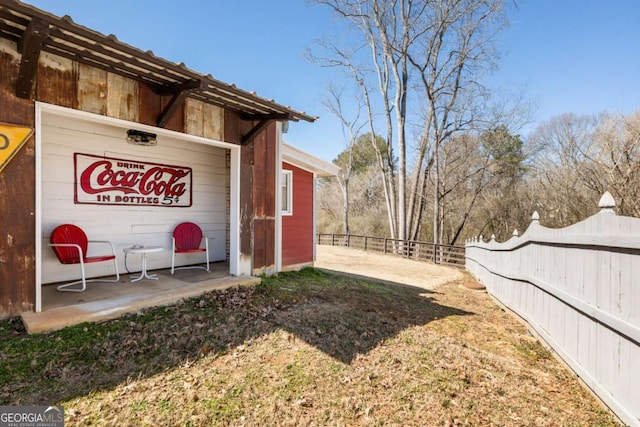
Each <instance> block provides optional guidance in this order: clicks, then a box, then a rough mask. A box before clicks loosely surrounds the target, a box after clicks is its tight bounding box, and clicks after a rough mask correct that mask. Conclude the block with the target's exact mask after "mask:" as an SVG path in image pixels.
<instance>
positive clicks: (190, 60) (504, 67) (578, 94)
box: [25, 0, 640, 161]
mask: <svg viewBox="0 0 640 427" xmlns="http://www.w3.org/2000/svg"><path fill="white" fill-rule="evenodd" d="M25 2H26V3H29V4H32V5H34V6H36V7H38V8H41V9H44V10H46V11H48V12H50V13H53V14H55V15H58V16H63V15H69V16H71V18H72V19H73V20H74V21H75V22H76V23H78V24H80V25H84V26H86V27H89V28H91V29H93V30H96V31H99V32H101V33H104V34H115V35H116V36H117V37H118V39H119V40H121V41H123V42H125V43H127V44H130V45H132V46H135V47H137V48H139V49H143V50H152V51H153V52H154V53H155V54H156V55H158V56H160V57H162V58H165V59H168V60H170V61H174V62H184V63H185V64H186V66H187V67H189V68H191V69H193V70H195V71H198V72H201V73H204V74H211V75H212V76H213V77H215V78H217V79H219V80H222V81H224V82H227V83H235V84H236V85H237V86H238V87H240V88H242V89H245V90H249V91H256V92H257V93H258V94H259V95H260V96H263V97H265V98H270V99H274V100H275V101H276V102H278V103H281V104H284V105H289V106H291V107H292V108H294V109H297V110H301V111H305V112H307V113H309V114H311V115H315V116H320V119H319V120H318V121H316V122H315V123H313V124H308V123H304V122H300V123H291V125H290V128H289V132H288V134H286V135H285V140H286V141H287V142H289V143H291V144H293V145H296V146H298V147H300V148H302V149H303V150H306V151H308V152H310V153H312V154H314V155H316V156H318V157H320V158H323V159H325V160H328V161H330V160H332V159H333V158H335V157H336V156H337V155H338V153H339V152H340V151H342V150H343V149H344V148H345V145H344V142H343V140H342V133H341V131H340V127H339V125H338V123H337V120H336V119H334V118H333V117H332V116H331V114H330V113H329V112H327V111H326V109H325V108H324V107H323V105H322V103H323V101H324V100H325V99H326V95H325V88H326V85H327V82H328V80H329V79H330V77H331V75H332V74H333V73H332V71H331V70H328V69H323V68H320V67H317V66H315V65H313V64H311V63H310V62H309V61H308V60H307V59H305V57H304V51H305V49H307V48H310V47H313V43H314V40H316V39H318V38H320V37H322V36H323V35H327V34H329V33H332V32H339V31H341V26H340V24H339V23H338V22H337V21H336V20H335V19H334V18H333V17H332V15H331V13H330V11H329V10H328V9H327V8H325V7H320V6H317V5H313V4H311V3H309V2H306V1H304V0H266V1H265V0H235V1H229V0H181V1H176V0H172V1H167V0H26V1H25ZM510 21H511V26H510V27H509V28H508V29H507V30H506V31H505V32H504V33H503V35H502V38H501V40H502V42H501V44H500V51H501V52H502V60H501V62H500V68H499V70H498V71H497V72H496V73H495V75H493V76H492V77H491V79H490V81H489V82H490V84H491V85H492V86H495V87H500V88H506V89H507V90H510V91H513V92H521V91H524V92H525V94H526V96H527V97H528V98H529V99H531V100H532V101H533V102H534V103H535V105H536V107H537V108H536V112H535V115H534V117H533V119H534V120H533V122H532V123H531V124H530V125H528V126H527V127H525V128H523V129H522V130H521V133H522V134H523V135H524V136H526V134H527V133H528V132H529V131H530V130H531V129H533V128H534V127H535V125H536V124H537V123H540V122H543V121H545V120H548V119H549V118H551V117H553V116H555V115H559V114H562V113H565V112H573V113H577V114H592V113H599V112H603V111H608V112H621V113H630V112H632V111H636V110H640V0H525V1H524V2H522V3H520V4H519V6H518V8H517V9H514V10H513V12H512V13H511V14H510Z"/></svg>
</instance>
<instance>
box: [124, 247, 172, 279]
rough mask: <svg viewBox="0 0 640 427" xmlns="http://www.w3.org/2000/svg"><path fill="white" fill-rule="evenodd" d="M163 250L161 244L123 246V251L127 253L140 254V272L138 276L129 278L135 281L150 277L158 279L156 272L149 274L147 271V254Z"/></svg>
mask: <svg viewBox="0 0 640 427" xmlns="http://www.w3.org/2000/svg"><path fill="white" fill-rule="evenodd" d="M163 250H164V248H163V247H161V246H141V247H137V246H132V247H130V248H124V249H123V251H124V252H125V253H127V254H142V271H141V272H140V277H136V278H133V279H131V282H132V283H133V282H137V281H138V280H142V279H152V280H158V275H157V274H151V275H150V274H149V273H147V254H150V253H152V252H162V251H163Z"/></svg>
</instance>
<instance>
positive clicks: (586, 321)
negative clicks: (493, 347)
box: [466, 193, 640, 426]
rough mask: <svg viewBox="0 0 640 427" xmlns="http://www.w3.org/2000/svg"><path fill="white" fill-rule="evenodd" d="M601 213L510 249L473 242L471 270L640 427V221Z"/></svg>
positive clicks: (535, 230) (605, 201) (605, 207)
mask: <svg viewBox="0 0 640 427" xmlns="http://www.w3.org/2000/svg"><path fill="white" fill-rule="evenodd" d="M599 206H600V208H601V211H600V212H599V213H597V214H596V215H594V216H592V217H590V218H587V219H586V220H584V221H582V222H579V223H577V224H573V225H571V226H569V227H566V228H562V229H550V228H546V227H543V226H541V225H540V223H539V216H538V214H537V213H534V215H533V217H532V222H531V224H530V225H529V228H528V229H527V230H526V232H525V233H524V234H523V235H522V236H520V237H518V236H517V233H514V237H512V238H511V239H509V240H508V241H506V242H504V243H497V242H496V241H495V239H494V238H492V239H491V240H490V241H489V242H484V240H483V239H482V237H478V238H475V239H472V240H470V241H468V242H467V245H466V248H467V251H466V258H467V262H466V267H467V270H469V272H471V274H473V275H474V276H475V277H476V279H478V280H479V281H480V282H482V283H483V284H484V285H485V286H486V287H487V291H488V292H489V293H490V294H491V295H493V296H494V297H495V298H496V299H498V300H499V301H500V302H501V303H502V304H504V305H505V306H506V307H508V308H509V309H511V310H512V311H513V312H515V313H516V314H517V315H519V316H520V317H521V318H522V319H524V320H525V321H526V322H527V323H528V324H529V325H530V327H531V328H532V329H533V330H535V332H537V334H538V335H539V336H540V337H541V339H543V340H544V341H546V343H547V344H548V345H549V346H551V347H552V348H553V349H554V350H555V352H556V353H557V354H558V355H559V356H560V357H561V358H562V359H563V360H564V361H565V362H566V363H567V364H568V365H569V366H570V367H571V369H573V370H574V371H575V373H576V374H577V375H578V376H579V377H580V378H581V379H582V380H583V382H584V383H585V384H586V385H587V386H588V387H589V388H591V390H593V392H595V393H596V394H597V395H598V396H599V397H600V399H601V400H602V401H603V402H604V403H605V404H606V405H607V406H609V408H611V410H612V411H613V412H614V413H615V414H616V415H617V416H618V417H619V418H620V419H621V420H622V421H623V422H624V423H625V424H627V425H633V426H638V425H640V363H638V362H639V361H640V219H639V218H629V217H623V216H617V215H616V214H615V213H614V212H613V207H614V206H615V202H614V200H613V198H612V197H611V195H610V194H609V193H605V194H604V195H603V196H602V199H600V203H599Z"/></svg>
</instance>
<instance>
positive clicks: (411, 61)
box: [317, 0, 505, 242]
mask: <svg viewBox="0 0 640 427" xmlns="http://www.w3.org/2000/svg"><path fill="white" fill-rule="evenodd" d="M317 2H318V3H320V4H324V5H327V6H329V7H331V8H332V9H333V10H334V11H335V12H336V14H337V15H338V16H340V17H343V18H345V19H346V20H347V21H348V22H349V23H350V24H351V25H352V27H353V28H355V29H356V30H357V32H358V33H359V34H360V35H361V40H362V45H361V46H360V47H356V48H347V47H345V46H341V45H340V43H339V42H333V43H329V44H325V46H324V47H325V48H327V47H328V49H326V50H327V51H328V52H329V53H330V55H329V56H330V57H331V58H332V59H329V60H326V61H325V64H326V65H336V66H342V67H345V68H347V69H348V70H349V72H350V75H351V76H352V77H353V78H354V81H355V82H356V84H357V86H358V87H359V88H360V90H361V92H362V94H363V98H364V99H366V106H367V110H368V116H369V123H370V134H371V135H372V142H375V136H376V129H377V125H376V124H375V122H374V121H375V119H376V117H377V116H376V114H375V111H376V110H377V109H379V110H380V111H381V115H382V117H383V121H384V126H385V128H386V142H387V145H386V148H387V150H388V151H387V155H386V156H382V155H380V156H379V160H380V162H381V163H380V169H381V173H382V174H383V175H384V177H385V194H386V200H387V210H388V212H389V218H390V220H389V224H390V233H391V235H392V237H398V238H400V239H405V238H408V237H411V236H415V235H416V234H417V232H418V230H419V225H420V224H421V222H422V214H423V212H424V208H425V206H426V199H425V195H426V192H427V189H428V185H429V182H430V181H429V179H428V175H429V173H431V174H433V177H434V179H433V185H434V186H435V189H436V191H434V192H433V193H434V198H433V209H434V215H433V218H434V222H433V224H434V226H433V227H434V239H435V241H436V242H437V241H438V237H439V235H440V233H439V231H438V225H439V220H438V218H440V213H439V198H440V196H441V191H440V185H441V176H440V172H439V170H438V167H439V166H438V165H439V161H438V154H439V147H440V145H441V144H442V143H443V141H446V140H447V139H448V138H451V137H452V136H453V135H455V134H456V133H457V132H462V131H466V130H470V129H471V128H472V126H473V123H475V121H476V120H477V119H478V115H479V113H480V112H481V111H483V109H482V108H481V106H480V105H478V101H479V100H481V99H482V96H483V95H484V91H483V87H482V84H481V77H482V76H483V74H484V71H486V70H489V69H491V67H492V65H493V62H494V59H495V50H494V46H493V41H494V38H495V35H496V34H497V33H498V32H499V31H500V30H501V29H502V28H503V27H504V23H505V20H504V16H505V14H504V3H505V0H484V1H481V2H479V1H477V0H391V1H389V0H317ZM365 47H366V49H363V48H365ZM365 50H367V51H368V52H369V55H368V56H367V57H366V58H365V57H364V55H363V52H364V51H365ZM367 58H368V59H367ZM367 64H368V65H367ZM373 82H375V83H374V84H372V83H373ZM372 87H377V92H378V96H377V97H376V99H373V92H372V90H371V88H372ZM416 88H418V89H416ZM419 111H424V112H426V113H425V115H424V117H423V124H422V128H421V131H420V132H419V135H420V136H421V137H420V139H419V141H417V143H416V144H411V143H409V141H408V140H407V126H408V123H409V121H410V119H412V118H413V119H416V118H417V116H416V113H417V112H419ZM394 146H396V147H397V151H398V158H397V159H396V158H395V157H394V151H393V147H394ZM413 147H415V148H416V149H415V151H412V150H411V149H412V148H413ZM385 159H386V164H385V163H384V161H385ZM396 161H397V172H396V168H395V162H396ZM409 163H411V164H413V165H414V171H413V173H411V174H409V173H408V169H407V165H408V164H409ZM432 165H433V166H434V167H435V170H434V171H432V172H430V167H431V166H432ZM409 176H411V177H413V182H412V183H411V185H409V181H408V178H409ZM396 185H397V191H396Z"/></svg>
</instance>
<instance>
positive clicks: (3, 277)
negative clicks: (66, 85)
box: [0, 39, 35, 317]
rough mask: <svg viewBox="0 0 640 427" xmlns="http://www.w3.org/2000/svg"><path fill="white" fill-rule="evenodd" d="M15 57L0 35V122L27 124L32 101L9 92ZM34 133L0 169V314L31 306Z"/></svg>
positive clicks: (31, 123)
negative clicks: (0, 169) (0, 170)
mask: <svg viewBox="0 0 640 427" xmlns="http://www.w3.org/2000/svg"><path fill="white" fill-rule="evenodd" d="M19 67H20V56H19V55H18V54H17V51H16V45H15V43H11V42H9V41H7V40H4V39H0V122H4V123H12V124H16V125H22V126H28V127H33V126H34V125H35V110H34V108H33V102H31V101H30V100H26V99H21V98H17V97H16V96H15V87H16V79H17V77H18V70H19ZM34 194H35V137H33V136H32V137H31V138H30V140H29V141H27V143H26V144H25V145H24V146H23V147H22V148H21V149H20V151H19V152H18V153H17V154H16V155H15V157H14V158H13V160H12V161H11V162H10V163H9V164H8V165H7V166H6V167H5V168H4V169H3V170H2V172H0V230H1V233H0V317H5V316H7V315H10V314H14V313H17V312H19V311H22V310H32V309H33V308H34V304H35V286H34V283H35V242H34V236H35V221H34V218H35V217H34V213H35V197H33V195H34Z"/></svg>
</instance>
